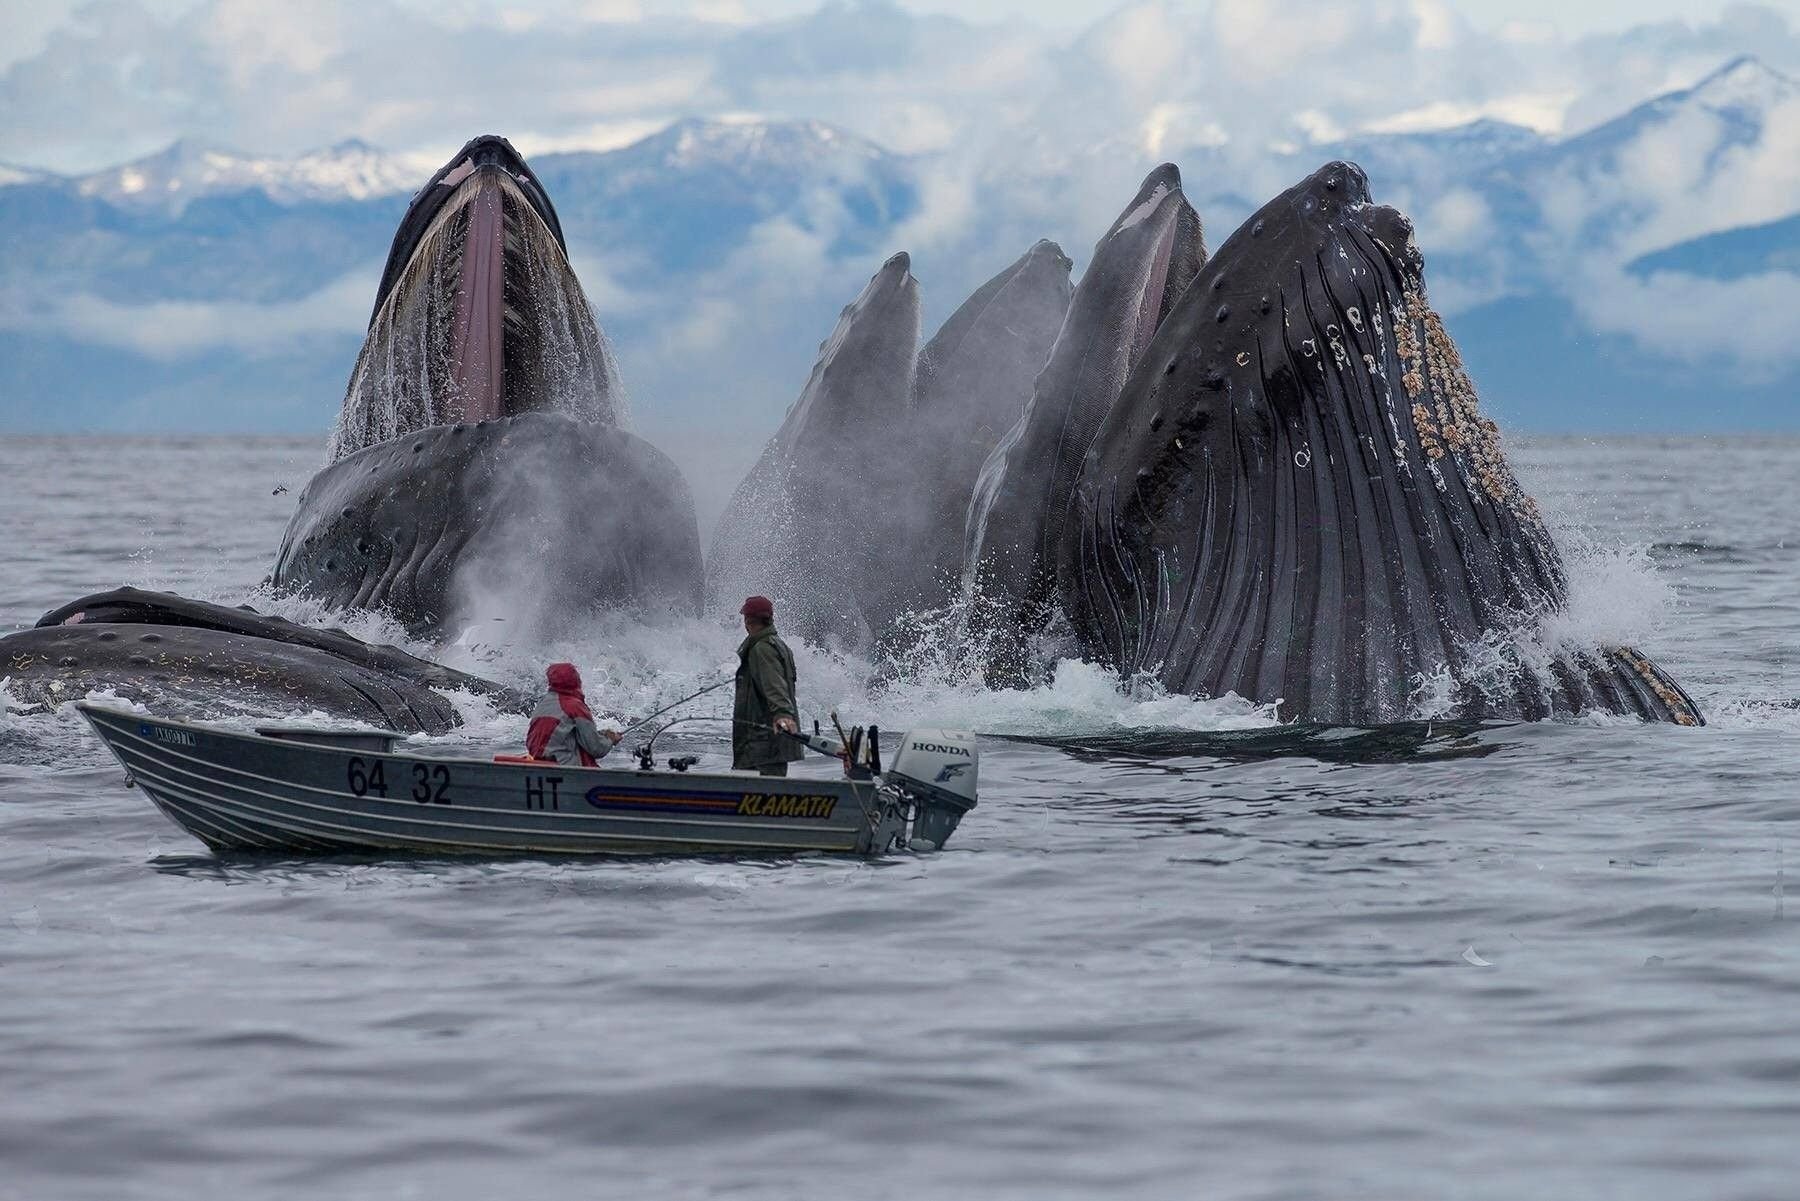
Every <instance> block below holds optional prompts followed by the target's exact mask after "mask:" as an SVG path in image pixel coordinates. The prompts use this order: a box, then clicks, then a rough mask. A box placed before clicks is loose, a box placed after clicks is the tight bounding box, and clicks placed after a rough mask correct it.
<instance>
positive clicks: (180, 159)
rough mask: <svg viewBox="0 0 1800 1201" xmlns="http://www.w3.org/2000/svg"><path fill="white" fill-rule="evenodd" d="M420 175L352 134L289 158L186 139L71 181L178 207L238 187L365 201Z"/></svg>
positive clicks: (80, 187) (412, 184) (413, 183)
mask: <svg viewBox="0 0 1800 1201" xmlns="http://www.w3.org/2000/svg"><path fill="white" fill-rule="evenodd" d="M427 172H429V168H427ZM421 178H422V177H421V175H420V163H419V162H418V161H417V159H416V157H413V156H404V155H392V154H387V153H384V152H382V151H380V150H377V149H375V148H374V147H373V146H370V145H368V144H367V143H366V142H361V141H358V140H356V139H350V140H347V141H343V142H339V143H338V144H337V145H335V146H331V147H328V148H326V149H324V150H315V151H311V152H310V153H307V154H303V155H301V156H299V157H298V158H292V159H277V158H260V157H255V156H252V155H247V154H240V153H238V152H237V151H234V150H227V149H225V148H223V147H218V146H210V145H207V144H206V143H204V142H200V141H196V140H193V139H183V140H182V141H178V142H176V143H174V144H173V145H171V146H169V147H168V148H167V149H164V150H161V151H159V152H157V153H156V154H152V155H149V156H147V157H145V158H141V159H137V160H135V161H133V162H129V163H125V164H123V165H122V166H118V167H112V168H109V169H107V170H104V171H97V172H95V173H93V174H91V175H84V176H79V177H77V178H75V179H73V180H71V181H69V182H70V183H71V184H72V186H73V187H74V189H75V191H76V192H77V193H79V194H80V195H82V196H91V197H95V198H97V199H101V200H105V201H106V202H108V203H109V204H113V205H116V206H118V207H121V208H133V209H145V208H154V209H160V210H163V211H166V212H171V213H179V212H180V211H181V209H182V208H184V207H185V206H186V205H188V204H190V203H192V202H193V201H194V200H196V199H199V198H202V197H206V196H220V195H229V194H232V193H236V192H261V193H262V194H263V195H265V196H267V197H269V199H271V200H273V201H275V202H277V203H279V204H288V205H292V204H299V203H303V202H306V201H324V202H331V201H345V200H369V199H371V198H374V197H379V196H390V195H394V194H396V193H410V192H411V190H412V189H414V188H416V187H418V186H419V183H420V180H421ZM40 182H41V180H40Z"/></svg>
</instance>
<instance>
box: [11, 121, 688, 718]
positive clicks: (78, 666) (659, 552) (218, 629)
mask: <svg viewBox="0 0 1800 1201" xmlns="http://www.w3.org/2000/svg"><path fill="white" fill-rule="evenodd" d="M624 420H625V398H624V392H623V390H622V388H621V387H620V385H619V379H618V372H617V369H616V367H615V365H614V363H613V359H612V353H611V350H610V349H609V348H608V346H607V343H606V339H605V337H604V336H603V335H602V334H601V332H600V328H599V326H598V324H597V323H596V322H595V320H594V316H593V313H592V311H591V310H590V309H589V307H588V303H587V300H586V298H585V297H584V296H583V294H582V291H581V286H580V284H579V282H578V281H577V280H576V278H575V275H574V272H573V270H572V269H571V268H570V265H569V261H568V255H567V250H566V247H565V246H564V242H563V235H562V228H561V225H560V223H559V222H558V220H557V217H556V212H555V210H554V208H552V207H551V204H550V200H549V197H548V196H547V195H546V194H545V193H544V191H543V188H542V187H541V186H540V185H539V184H538V183H537V181H536V179H535V177H534V176H533V175H532V173H531V171H530V169H529V168H528V167H527V166H526V164H525V162H524V160H523V159H522V158H520V157H519V155H518V154H517V153H516V152H515V151H514V150H513V148H512V146H511V145H510V144H508V143H507V142H506V141H505V140H504V139H502V138H498V137H492V136H487V137H480V138H476V139H474V140H473V141H471V142H469V143H468V145H466V146H464V147H463V148H462V150H460V151H459V152H458V153H457V154H456V156H454V157H453V158H452V159H451V160H450V162H449V163H447V164H446V165H445V166H444V168H443V169H442V170H440V171H439V172H438V173H437V174H436V175H435V176H433V177H432V179H431V181H430V182H429V183H428V184H426V186H425V187H424V188H422V189H421V190H420V191H419V192H418V193H417V194H416V195H415V196H414V197H413V199H412V202H411V204H410V206H409V207H408V209H407V212H406V216H405V218H404V219H403V220H402V222H401V224H400V228H399V231H398V232H397V233H396V235H395V237H394V240H393V245H392V247H391V249H390V251H389V254H388V260H387V266H386V269H385V270H384V272H383V274H382V280H381V284H380V287H379V289H378V291H377V295H376V303H375V310H374V314H373V316H372V317H371V319H370V323H369V333H368V337H367V339H366V341H365V342H364V345H363V348H362V352H361V354H360V355H359V356H358V358H357V362H356V367H355V370H354V371H353V372H352V374H351V377H350V382H349V386H348V388H347V389H346V393H345V397H344V404H343V409H342V412H341V414H340V416H339V419H338V423H337V428H336V431H335V433H334V435H333V438H332V443H331V451H330V457H331V459H332V460H333V461H332V462H331V463H330V464H329V465H328V466H326V467H325V468H324V469H323V470H321V471H320V472H319V473H318V474H317V475H316V476H314V477H313V479H312V481H311V482H310V483H308V484H307V486H306V488H305V489H304V491H303V492H302V493H301V496H300V498H299V503H298V506H297V509H296V512H295V514H294V516H293V519H292V521H291V522H290V523H289V525H288V529H287V533H286V535H285V537H284V538H283V540H282V545H281V548H280V551H279V554H278V556H277V560H276V563H275V568H274V571H273V573H272V576H271V580H270V582H271V584H272V585H273V586H274V587H275V588H276V589H277V590H279V591H283V592H288V593H293V594H296V595H300V596H304V597H308V598H311V599H312V600H313V601H315V602H322V603H323V605H324V606H325V607H326V608H328V609H333V610H354V609H379V610H383V611H385V612H387V613H389V614H391V615H392V616H394V617H395V618H397V619H398V620H399V621H400V622H401V623H403V624H404V625H405V627H406V628H407V629H408V631H409V632H410V633H411V634H413V635H414V636H417V637H420V638H423V639H428V640H441V639H446V638H449V637H453V636H455V635H456V633H457V632H458V631H459V630H461V629H463V628H466V626H467V625H468V624H469V623H473V622H477V621H482V622H485V621H488V620H496V621H499V620H504V621H505V622H506V623H507V625H506V627H505V629H506V632H507V636H508V637H509V638H511V639H513V640H528V639H532V638H537V637H543V636H554V635H556V634H559V633H566V632H568V631H569V630H570V629H571V628H572V627H574V626H575V625H577V624H578V623H580V622H583V621H585V620H588V619H590V618H592V617H593V616H595V615H596V614H599V613H602V612H615V611H625V612H629V613H634V614H641V615H647V616H651V617H655V616H658V615H663V614H671V613H672V614H678V615H679V614H692V613H694V612H696V611H697V609H698V606H699V603H700V592H701V582H702V572H701V557H700V540H699V528H698V525H697V523H696V520H695V516H694V507H693V502H692V500H691V498H690V496H689V492H688V488H687V484H686V482H685V481H684V480H683V479H682V477H681V474H680V472H679V471H678V470H677V468H676V467H675V465H674V463H673V462H672V461H671V460H670V459H669V458H668V457H667V456H666V455H664V454H663V453H662V452H661V451H659V450H657V449H656V448H655V447H653V446H651V445H650V444H649V443H648V442H646V441H644V440H643V439H641V438H638V437H636V436H635V435H633V434H632V433H630V432H629V431H627V430H625V429H624V428H622V423H623V422H624ZM0 676H10V677H11V684H10V685H9V687H10V688H11V690H12V694H13V696H14V698H15V699H16V700H23V701H27V702H36V703H46V704H55V703H61V702H62V701H67V700H72V699H78V698H79V697H81V696H82V695H85V694H86V692H88V691H89V690H91V689H94V688H114V689H116V690H118V692H119V693H120V694H121V695H124V696H128V697H131V698H132V699H137V700H142V701H155V702H158V703H160V704H163V705H164V706H165V707H172V708H174V709H177V710H195V709H198V710H208V709H210V708H213V707H215V706H216V704H217V703H218V702H220V701H225V702H227V703H247V704H262V705H265V706H274V708H275V710H276V711H294V710H295V709H300V710H302V711H304V710H305V709H317V710H320V711H323V712H326V713H332V714H337V715H341V716H346V717H352V718H356V719H360V720H367V721H373V722H379V723H381V724H384V725H388V726H390V727H392V728H395V729H399V730H404V731H413V730H426V731H433V732H435V731H441V730H444V729H448V728H449V727H450V726H452V725H454V724H456V721H457V715H456V712H455V711H454V709H453V708H452V707H451V706H450V705H449V704H448V703H447V702H446V701H445V700H444V698H443V697H442V696H441V695H439V692H440V690H443V689H455V688H461V689H465V690H468V691H472V692H483V693H487V694H488V695H490V696H491V697H493V698H494V699H495V700H496V702H497V703H499V704H501V705H503V706H506V707H509V708H513V707H519V706H520V705H522V704H523V700H522V698H519V697H517V696H515V695H513V694H511V693H509V692H507V691H506V690H505V689H502V688H499V687H498V686H495V685H492V684H488V683H487V682H486V681H482V680H479V679H477V678H475V677H472V676H465V675H462V674H460V673H455V672H449V671H447V670H446V669H443V668H440V667H437V665H435V664H431V663H429V662H427V661H425V660H421V659H417V658H415V657H413V656H410V655H406V654H404V653H403V652H399V651H394V650H392V649H391V648H379V647H370V646H368V645H367V644H365V643H362V642H360V641H358V640H357V639H355V638H352V637H351V636H349V635H348V634H344V633H342V632H338V631H317V630H311V629H309V628H308V627H305V626H300V625H296V624H293V623H289V622H284V621H280V620H279V619H276V618H271V617H268V616H265V615H263V614H259V613H254V612H252V611H249V610H246V609H237V608H231V607H229V606H223V605H213V604H209V603H207V602H201V601H191V600H185V599H183V598H180V597H172V596H166V595H162V594H147V593H137V592H134V591H133V590H129V589H127V590H122V591H120V592H117V593H109V594H99V595H96V596H93V597H84V598H82V599H81V600H79V601H76V602H73V603H72V604H71V605H66V606H62V607H61V608H59V609H57V610H53V611H52V612H50V613H48V614H46V615H45V617H44V618H43V619H42V621H41V622H40V623H39V627H38V628H37V629H34V630H27V631H23V632H21V633H19V634H16V635H13V636H10V637H8V638H6V639H0Z"/></svg>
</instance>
